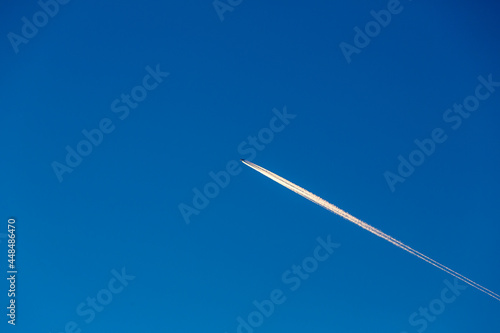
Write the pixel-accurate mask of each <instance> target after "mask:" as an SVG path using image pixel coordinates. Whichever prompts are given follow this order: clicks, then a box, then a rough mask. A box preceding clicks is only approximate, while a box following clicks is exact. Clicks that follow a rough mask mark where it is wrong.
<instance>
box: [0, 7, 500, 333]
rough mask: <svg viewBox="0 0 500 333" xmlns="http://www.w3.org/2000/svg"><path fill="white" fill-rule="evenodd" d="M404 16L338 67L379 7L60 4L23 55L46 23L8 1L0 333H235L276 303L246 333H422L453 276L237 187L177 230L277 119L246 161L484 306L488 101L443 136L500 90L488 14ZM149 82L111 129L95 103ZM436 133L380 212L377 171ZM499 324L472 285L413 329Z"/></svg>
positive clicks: (440, 11)
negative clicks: (284, 121) (10, 276)
mask: <svg viewBox="0 0 500 333" xmlns="http://www.w3.org/2000/svg"><path fill="white" fill-rule="evenodd" d="M401 6H402V8H403V9H402V11H401V12H400V13H399V14H397V15H393V16H392V19H391V22H390V24H389V25H387V27H384V28H382V29H381V31H380V33H379V34H378V35H376V36H375V37H373V38H372V39H371V42H370V44H369V45H368V46H366V47H365V48H363V49H361V50H360V53H359V54H353V55H352V59H351V60H352V61H351V62H350V63H348V62H347V61H346V58H345V57H344V55H343V54H342V51H341V49H340V47H339V44H340V43H341V42H346V43H349V44H353V39H354V35H355V32H354V30H353V28H354V27H355V26H358V27H360V28H362V29H363V28H364V26H365V24H366V23H368V22H369V21H371V20H373V18H372V16H371V15H370V11H371V10H376V11H379V10H381V9H386V8H387V1H375V2H373V1H353V2H340V3H339V2H327V1H313V2H307V3H305V2H290V1H277V2H272V3H258V2H252V1H243V2H241V4H239V5H237V6H235V7H234V8H233V10H232V11H227V12H225V13H224V14H223V17H224V20H223V21H221V19H220V18H219V16H218V15H217V12H216V10H215V9H214V7H213V5H212V2H211V1H210V0H208V1H180V2H160V1H148V2H135V1H120V2H113V3H111V2H104V3H103V2H102V1H85V2H83V1H71V2H69V3H68V4H65V5H60V8H59V12H58V13H57V14H56V15H55V16H54V17H53V18H50V19H49V21H48V23H47V24H46V25H45V26H43V27H41V28H39V31H38V33H37V34H36V36H34V37H33V38H30V39H29V41H28V43H26V44H21V45H19V50H18V51H19V52H18V53H16V52H15V51H14V48H13V46H12V45H11V42H10V41H9V39H8V37H7V35H8V33H9V32H13V33H15V34H21V28H22V26H23V21H22V17H23V16H26V17H27V18H28V19H29V20H30V21H32V17H33V15H34V14H35V13H36V12H38V11H40V6H39V5H38V4H37V3H36V2H21V3H17V4H16V3H6V2H5V3H4V4H3V5H2V20H0V27H1V29H0V30H1V32H2V35H3V36H4V37H2V42H1V43H0V57H1V62H0V66H1V73H2V75H1V76H0V84H1V87H2V89H0V101H1V105H0V107H1V114H0V117H1V119H0V121H1V124H2V131H1V132H0V136H1V142H2V165H1V167H2V172H1V173H0V174H1V184H2V193H1V203H2V204H1V216H3V220H4V222H3V223H2V224H3V226H0V227H1V229H0V232H2V233H3V235H5V232H4V230H5V231H6V229H7V219H8V218H9V217H11V216H14V217H15V218H16V220H17V223H16V225H17V241H18V243H17V267H18V270H19V275H18V280H17V288H18V293H17V295H16V296H17V297H16V299H17V303H18V308H17V325H16V328H12V327H10V325H8V324H7V323H6V321H7V317H6V316H5V313H6V310H5V306H7V304H8V303H7V302H8V298H7V296H6V290H7V289H8V285H7V282H6V281H5V280H4V282H3V283H2V284H1V289H2V290H5V291H0V294H1V295H2V297H1V302H2V306H1V308H2V309H4V310H2V311H1V312H2V314H1V318H3V319H2V321H1V323H0V326H1V327H2V331H4V330H6V329H7V328H6V326H9V328H8V329H9V330H14V329H17V331H18V332H33V331H36V332H53V333H55V332H64V327H65V325H66V324H67V323H68V322H70V321H74V322H75V323H77V325H78V327H79V329H81V330H82V332H149V331H162V332H228V333H229V332H236V331H237V325H238V323H237V321H236V318H237V317H238V316H241V317H244V318H246V317H247V316H248V314H249V313H251V312H252V311H254V310H255V307H254V306H253V305H252V302H253V301H254V300H258V301H262V300H264V299H267V298H269V295H270V292H271V291H272V290H273V289H276V288H278V289H281V290H283V291H284V293H285V295H286V297H287V300H286V302H285V303H283V304H281V305H278V306H276V308H275V311H274V313H273V314H272V315H271V316H270V317H269V318H265V320H264V322H263V323H262V325H260V326H259V327H257V328H255V329H254V330H255V332H276V331H277V332H287V331H288V332H304V331H314V332H318V333H319V332H384V333H385V332H398V333H399V332H402V331H406V332H408V333H410V332H417V329H419V328H422V326H421V325H418V326H412V325H410V323H409V320H408V318H409V316H410V315H411V314H412V313H413V312H415V311H418V309H419V307H421V306H425V307H427V306H429V303H430V302H431V301H433V300H434V299H436V298H439V297H440V294H441V291H442V290H443V289H444V288H445V284H444V283H443V280H445V279H448V280H449V281H453V278H452V277H450V276H448V275H447V274H445V273H443V272H442V271H440V270H438V269H436V268H435V267H433V266H431V265H429V264H427V263H425V262H423V261H421V260H419V259H417V258H415V257H413V256H411V255H409V254H408V253H406V252H404V251H402V250H400V249H398V248H396V247H395V246H393V245H391V244H389V243H387V242H385V241H383V240H381V239H380V238H378V237H375V236H374V235H372V234H370V233H368V232H366V231H365V230H362V229H360V228H359V227H357V226H355V225H353V224H351V223H348V222H347V221H345V220H343V219H341V218H340V217H338V216H336V215H333V214H331V213H329V212H328V211H325V210H323V209H322V208H320V207H318V206H316V205H314V204H312V203H311V202H309V201H307V200H305V199H303V198H301V197H299V196H298V195H296V194H294V193H292V192H291V191H289V190H287V189H285V188H283V187H281V186H279V185H278V184H275V183H274V182H272V181H270V180H269V179H266V178H265V177H263V176H262V175H260V174H258V173H256V172H255V171H253V170H251V169H250V168H248V167H245V166H243V165H242V166H241V173H239V174H238V175H236V176H232V177H231V179H230V183H229V185H227V186H226V187H225V188H223V189H221V190H220V193H219V194H218V195H217V196H216V197H215V198H213V199H210V203H209V204H208V206H207V207H206V208H204V209H201V210H199V214H198V215H192V216H191V217H190V223H189V224H186V223H185V220H184V218H183V216H182V214H181V212H180V210H179V205H180V204H181V203H184V204H186V205H189V206H192V205H193V203H192V200H193V196H194V193H193V189H194V188H198V189H201V190H202V189H203V187H204V186H205V185H206V184H207V183H209V182H210V181H211V178H210V176H209V173H210V172H219V171H221V170H224V169H225V168H226V164H227V163H228V162H229V161H231V160H238V159H239V158H248V157H249V155H242V154H241V153H240V152H239V151H238V146H239V145H240V144H242V143H243V144H244V142H245V141H247V140H248V139H247V137H248V136H249V135H257V134H258V133H259V131H260V130H261V129H263V128H265V127H268V126H269V122H270V120H271V119H272V117H273V116H274V113H273V111H272V110H273V109H274V108H276V109H277V110H279V111H282V110H283V108H284V107H285V106H286V109H287V111H288V113H290V114H293V115H296V117H295V118H294V119H292V120H290V123H289V124H288V125H287V126H286V127H285V129H284V130H283V131H281V132H279V133H276V134H275V137H274V139H273V140H272V141H271V142H270V143H268V144H266V145H265V149H263V150H262V151H259V152H257V154H256V157H255V158H254V159H253V161H254V162H255V163H257V164H259V165H261V166H263V167H265V168H268V169H270V170H271V171H273V172H275V173H277V174H279V175H281V176H283V177H285V178H288V179H289V180H291V181H293V182H296V183H297V184H299V185H301V186H303V187H305V188H306V189H308V190H310V191H312V192H313V193H315V194H317V195H319V196H321V197H323V198H324V199H326V200H328V201H331V202H332V203H334V204H336V205H338V206H339V207H340V208H342V209H344V210H346V211H348V212H350V213H352V214H353V215H354V216H356V217H358V218H360V219H362V220H364V221H366V222H368V223H370V224H372V225H373V226H375V227H377V228H380V229H381V230H383V231H384V232H386V233H388V234H390V235H392V236H394V237H396V238H398V239H400V240H402V241H403V242H405V243H406V244H408V245H410V246H412V247H414V248H416V249H417V250H419V251H421V252H423V253H425V254H427V255H429V256H430V257H432V258H434V259H436V260H438V261H440V262H442V263H444V264H445V265H448V266H450V267H452V268H453V269H455V270H457V271H458V272H460V273H462V274H464V275H465V276H467V277H469V278H471V279H473V280H475V281H477V282H478V283H480V284H483V285H485V286H486V287H488V288H490V289H492V290H494V291H496V292H500V282H499V281H500V280H499V276H500V265H499V260H498V257H499V255H500V242H499V241H498V237H499V236H498V235H499V232H500V225H499V223H498V222H499V219H498V216H499V209H498V187H499V185H500V177H499V174H498V167H499V164H500V155H499V151H500V150H499V148H500V147H499V143H500V140H499V134H498V133H499V132H500V128H499V119H500V116H499V114H498V111H499V109H500V91H499V90H500V89H499V90H497V91H496V92H495V93H493V94H492V95H491V96H490V97H489V98H488V99H487V100H485V101H483V102H481V104H480V106H479V109H478V110H477V111H476V112H475V113H473V114H472V115H471V116H470V117H469V118H468V119H465V120H464V121H463V123H462V125H461V127H460V128H458V129H457V130H453V129H452V128H451V127H450V124H448V123H446V122H444V121H443V118H442V117H443V113H444V112H445V110H446V109H448V108H450V107H452V105H453V103H462V101H463V100H464V98H465V97H467V96H468V95H471V94H473V93H474V89H475V88H476V86H477V85H478V83H479V82H478V81H477V77H478V76H479V75H483V76H484V77H486V76H488V75H489V74H492V78H493V80H494V81H500V71H499V60H498V59H499V58H498V55H499V54H500V52H499V51H500V44H499V43H498V32H499V21H498V13H499V11H498V10H499V6H498V5H497V4H494V2H493V1H478V2H475V3H470V2H465V1H461V2H456V1H440V2H437V3H436V2H430V1H413V2H409V1H401ZM157 64H159V66H160V69H161V70H162V71H165V72H169V73H170V75H169V76H168V77H167V78H165V79H164V81H163V82H162V83H161V84H159V85H158V87H157V88H156V89H154V90H152V91H149V92H148V95H147V98H146V99H145V100H144V101H142V102H141V103H139V105H138V106H137V107H136V108H135V109H133V110H130V115H129V116H128V117H127V118H125V119H123V120H120V118H119V117H118V115H119V114H116V113H113V112H112V110H111V107H110V105H111V103H112V102H113V101H114V100H115V99H116V98H120V95H121V94H129V93H130V91H131V90H132V89H133V88H134V87H135V86H137V85H139V84H141V83H142V80H143V77H144V76H145V75H146V74H147V71H146V69H145V68H146V67H147V66H151V67H152V68H155V67H156V65H157ZM103 118H109V119H111V121H112V123H113V125H114V126H115V129H114V131H113V132H112V133H109V134H105V135H104V137H103V140H102V143H101V144H100V145H98V146H97V147H94V148H93V151H92V153H91V154H89V155H88V156H86V157H84V158H83V160H82V162H81V164H79V165H78V166H77V167H75V168H74V170H73V172H72V173H65V174H64V175H63V181H62V182H59V181H58V178H57V176H56V174H55V173H54V170H53V167H52V163H53V162H54V161H57V162H59V163H65V161H64V160H65V156H66V153H67V152H66V150H65V147H66V146H68V145H69V146H70V147H72V148H73V149H76V146H77V144H78V143H79V142H80V141H81V140H82V139H84V136H83V135H82V133H81V132H82V130H84V129H87V130H91V129H94V128H97V127H98V125H99V122H100V121H101V119H103ZM438 127H439V128H443V130H444V131H445V132H446V134H447V135H448V139H447V141H445V142H444V143H442V144H439V145H437V147H436V150H435V152H434V154H432V155H431V156H429V157H428V158H426V160H425V162H424V163H423V164H422V165H421V166H419V167H417V168H416V169H415V171H414V172H413V174H412V175H411V176H410V177H408V179H407V180H406V181H405V182H404V183H398V184H397V185H396V186H395V191H394V192H392V191H391V190H390V188H389V186H388V184H387V182H386V180H385V178H384V172H386V171H391V172H397V167H398V163H399V161H398V156H399V155H402V156H404V157H406V158H407V157H408V155H409V154H410V153H411V152H412V151H413V150H414V149H415V148H416V146H415V144H414V142H413V141H414V140H415V139H419V140H422V139H424V138H428V137H430V133H431V131H432V130H433V129H435V128H438ZM328 235H331V239H332V241H334V242H336V243H339V244H341V246H340V247H339V248H338V249H337V250H336V251H335V252H334V253H333V254H332V255H331V257H330V258H329V259H328V260H326V261H324V262H321V263H319V266H318V269H317V270H316V271H315V272H314V273H312V274H311V276H310V277H309V279H307V280H304V281H303V282H302V285H301V286H300V288H299V289H297V290H295V291H291V290H290V288H289V287H290V285H287V284H285V283H284V282H283V281H282V274H283V273H284V272H285V271H286V270H288V269H290V268H291V266H292V265H293V264H300V263H301V262H302V260H304V258H306V257H308V256H310V255H311V254H312V253H313V250H314V248H315V247H316V245H317V242H316V238H317V237H322V238H326V237H327V236H328ZM0 236H1V235H0ZM0 241H2V243H1V245H0V246H1V248H2V253H4V254H2V255H1V261H0V263H1V265H0V267H1V268H2V271H4V273H2V274H5V271H6V270H7V267H6V264H7V253H6V252H7V247H6V239H5V238H3V237H0ZM122 267H125V270H126V272H127V274H129V275H133V276H135V279H134V280H132V281H130V282H129V284H128V286H126V287H125V288H124V289H123V291H122V292H121V293H119V294H116V295H114V296H113V300H112V301H111V302H110V303H109V304H108V305H106V306H105V307H104V310H103V311H102V312H98V313H96V316H95V319H93V320H91V321H90V323H86V322H85V319H87V318H88V317H87V316H80V315H78V314H77V312H76V310H75V309H76V308H77V306H78V305H79V304H80V303H82V302H85V301H86V298H87V297H96V295H97V293H98V292H99V291H100V290H101V289H103V288H107V286H108V282H109V281H110V279H111V278H112V277H113V275H112V273H111V271H112V270H113V269H116V270H118V271H120V270H121V269H122ZM499 309H500V303H499V302H498V301H496V300H494V299H493V298H491V297H488V296H487V295H485V294H483V293H481V292H479V291H477V290H475V289H473V288H472V287H469V288H467V289H466V290H465V291H463V293H462V295H460V296H459V297H458V298H457V299H456V301H455V302H453V303H452V304H448V305H446V308H445V310H444V312H443V313H442V314H440V315H439V316H437V319H436V321H434V322H432V323H431V322H429V323H428V327H426V329H425V331H426V332H444V331H446V332H495V331H498V330H499V329H500V317H499V316H498V311H499Z"/></svg>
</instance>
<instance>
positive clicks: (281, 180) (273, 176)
mask: <svg viewBox="0 0 500 333" xmlns="http://www.w3.org/2000/svg"><path fill="white" fill-rule="evenodd" d="M241 161H242V162H243V163H245V164H246V165H248V166H249V167H251V168H252V169H254V170H255V171H258V172H260V173H261V174H263V175H264V176H266V177H269V178H271V179H272V180H274V181H275V182H277V183H279V184H281V185H283V186H285V187H286V188H288V189H290V190H292V191H294V192H295V193H297V194H299V195H301V196H303V197H304V198H306V199H308V200H311V201H312V202H314V203H315V204H318V205H320V206H321V207H323V208H325V209H327V210H329V211H331V212H333V213H335V214H337V215H340V216H341V217H343V218H344V219H346V220H348V221H350V222H352V223H355V224H357V225H358V226H360V227H361V228H363V229H366V230H368V231H369V232H371V233H373V234H375V235H377V236H379V237H380V238H383V239H385V240H387V241H389V242H391V243H392V244H394V245H396V246H397V247H399V248H402V249H403V250H405V251H407V252H409V253H411V254H413V255H415V256H416V257H418V258H420V259H422V260H425V261H426V262H428V263H429V264H431V265H434V266H436V267H437V268H439V269H441V270H443V271H444V272H446V273H448V274H450V275H452V276H454V277H456V278H457V279H460V280H462V281H464V282H465V283H467V284H469V285H471V286H473V287H474V288H476V289H478V290H480V291H482V292H483V293H485V294H487V295H489V296H491V297H493V298H495V299H496V300H498V301H500V296H499V295H498V294H496V293H494V292H493V291H491V290H489V289H487V288H485V287H483V286H481V285H480V284H478V283H476V282H474V281H472V280H470V279H468V278H467V277H465V276H463V275H461V274H459V273H457V272H455V271H454V270H452V269H451V268H448V267H446V266H445V265H443V264H440V263H439V262H437V261H435V260H433V259H431V258H429V257H427V256H426V255H424V254H422V253H420V252H418V251H417V250H414V249H412V248H411V247H409V246H408V245H406V244H403V243H401V242H400V241H398V240H397V239H395V238H393V237H391V236H389V235H387V234H385V233H384V232H382V231H380V230H378V229H377V228H374V227H372V226H371V225H369V224H367V223H365V222H363V221H361V220H359V219H357V218H355V217H354V216H352V215H351V214H349V213H347V212H345V211H343V210H342V209H340V208H338V207H337V206H335V205H333V204H331V203H329V202H328V201H326V200H323V199H321V198H320V197H318V196H317V195H314V194H312V193H311V192H309V191H307V190H305V189H303V188H302V187H300V186H298V185H295V184H294V183H292V182H290V181H288V180H286V179H285V178H282V177H280V176H278V175H277V174H275V173H272V172H271V171H269V170H266V169H264V168H262V167H260V166H258V165H256V164H254V163H252V162H249V161H246V160H243V159H242V160H241Z"/></svg>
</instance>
